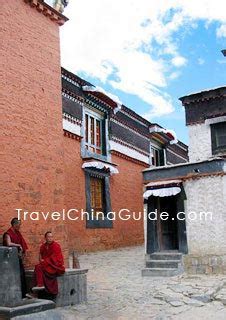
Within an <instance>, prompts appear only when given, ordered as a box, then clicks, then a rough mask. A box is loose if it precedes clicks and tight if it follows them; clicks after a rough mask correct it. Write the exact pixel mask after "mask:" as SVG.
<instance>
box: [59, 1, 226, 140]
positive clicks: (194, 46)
mask: <svg viewBox="0 0 226 320" xmlns="http://www.w3.org/2000/svg"><path fill="white" fill-rule="evenodd" d="M64 13H65V15H66V16H68V17H69V19H70V20H69V21H68V22H67V23H66V24H65V25H64V26H63V27H61V56H62V65H63V66H64V67H65V68H67V69H69V70H70V71H72V72H74V73H77V74H78V75H80V76H81V77H83V78H85V79H87V80H88V81H90V82H91V83H93V84H94V85H96V86H100V87H102V88H103V89H105V90H106V91H108V92H111V93H113V94H115V95H117V96H118V97H119V99H120V100H121V101H122V102H123V104H125V105H126V106H128V107H130V108H132V109H133V110H135V111H136V112H137V113H139V114H141V115H142V116H144V117H145V118H147V119H148V120H150V121H151V122H157V123H159V124H160V125H162V126H163V127H165V128H168V129H173V130H175V131H176V133H177V136H178V138H179V139H180V140H182V141H183V142H185V143H188V136H187V129H186V127H185V114H184V109H183V107H182V106H181V103H180V101H178V98H179V97H181V96H183V95H187V94H189V93H191V92H197V91H200V90H203V89H208V88H213V87H218V86H222V85H225V71H226V57H225V58H224V57H223V55H222V54H221V52H220V50H221V49H224V48H226V2H225V1H223V0H214V1H213V0H199V1H197V0H196V1H194V0H190V1H185V0H168V1H165V0H159V1H158V2H156V1H154V0H139V2H138V1H135V0H123V1H120V0H115V1H112V0H104V1H103V0H87V1H83V0H74V1H71V2H70V3H69V5H68V7H67V8H66V10H65V12H64Z"/></svg>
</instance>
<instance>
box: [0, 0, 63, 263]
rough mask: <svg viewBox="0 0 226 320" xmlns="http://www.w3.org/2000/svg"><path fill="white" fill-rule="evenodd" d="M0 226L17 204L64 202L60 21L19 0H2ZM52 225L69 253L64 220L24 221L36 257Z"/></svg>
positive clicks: (42, 206) (51, 207)
mask: <svg viewBox="0 0 226 320" xmlns="http://www.w3.org/2000/svg"><path fill="white" fill-rule="evenodd" d="M0 15H1V17H0V19H1V25H2V27H3V29H1V34H0V37H1V47H0V56H1V59H0V61H1V62H0V63H1V66H0V67H1V70H3V77H0V87H1V93H2V95H3V105H2V106H1V126H0V131H1V132H0V133H1V134H0V135H1V148H0V153H1V154H0V158H1V179H0V191H1V197H0V208H1V209H0V210H1V211H0V232H3V231H5V230H6V229H7V228H8V227H9V222H10V220H11V218H12V217H14V216H16V211H15V209H16V208H23V209H24V210H27V211H29V212H31V211H34V210H35V211H37V210H39V211H40V210H44V211H55V210H61V208H62V207H63V205H64V172H63V145H62V144H63V136H62V102H61V70H60V50H59V26H58V25H57V24H56V23H55V22H53V21H51V20H50V18H48V17H46V16H44V15H43V13H41V12H38V11H37V10H36V8H35V7H34V8H32V7H30V5H28V4H26V3H25V2H24V1H23V0H10V1H1V11H0ZM48 229H52V230H53V231H54V233H55V236H56V238H57V239H59V240H60V242H61V244H62V246H63V250H64V253H65V257H66V256H67V232H66V229H65V227H64V225H62V224H56V223H51V222H48V223H44V222H43V221H40V222H31V221H29V222H26V221H25V222H24V223H23V227H22V232H23V234H24V236H25V238H26V240H27V242H28V245H29V247H30V252H29V254H28V259H27V264H28V265H31V264H33V263H34V262H36V261H37V254H38V247H39V244H40V242H41V240H42V235H43V233H44V232H45V231H46V230H48Z"/></svg>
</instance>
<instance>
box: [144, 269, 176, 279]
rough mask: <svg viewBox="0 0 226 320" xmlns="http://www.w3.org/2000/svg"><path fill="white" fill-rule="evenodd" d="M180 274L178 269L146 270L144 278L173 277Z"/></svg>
mask: <svg viewBox="0 0 226 320" xmlns="http://www.w3.org/2000/svg"><path fill="white" fill-rule="evenodd" d="M180 273H181V272H180V270H179V269H177V268H165V269H163V268H145V269H143V270H142V277H172V276H176V275H178V274H180Z"/></svg>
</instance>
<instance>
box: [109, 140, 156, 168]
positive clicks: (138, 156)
mask: <svg viewBox="0 0 226 320" xmlns="http://www.w3.org/2000/svg"><path fill="white" fill-rule="evenodd" d="M109 144H110V150H112V151H113V150H114V151H117V152H120V153H122V154H125V155H126V156H128V157H130V158H133V159H136V160H139V161H142V162H144V163H147V164H150V158H149V157H148V156H145V155H144V154H142V153H140V152H138V151H136V150H133V149H131V148H129V147H126V146H123V145H121V144H120V143H117V142H115V141H113V140H110V141H109Z"/></svg>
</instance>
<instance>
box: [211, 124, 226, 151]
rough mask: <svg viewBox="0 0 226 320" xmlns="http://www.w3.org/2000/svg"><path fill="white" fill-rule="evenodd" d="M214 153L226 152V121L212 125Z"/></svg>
mask: <svg viewBox="0 0 226 320" xmlns="http://www.w3.org/2000/svg"><path fill="white" fill-rule="evenodd" d="M211 138H212V153H213V154H221V153H226V122H219V123H215V124H212V125H211Z"/></svg>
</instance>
